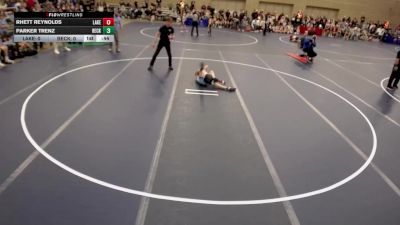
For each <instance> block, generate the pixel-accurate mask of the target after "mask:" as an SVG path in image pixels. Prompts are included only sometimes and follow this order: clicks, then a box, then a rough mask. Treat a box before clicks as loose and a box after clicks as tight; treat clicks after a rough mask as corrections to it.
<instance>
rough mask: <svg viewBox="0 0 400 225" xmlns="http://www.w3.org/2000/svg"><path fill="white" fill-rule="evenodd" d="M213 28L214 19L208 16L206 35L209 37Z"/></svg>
mask: <svg viewBox="0 0 400 225" xmlns="http://www.w3.org/2000/svg"><path fill="white" fill-rule="evenodd" d="M213 26H214V17H213V16H210V18H208V35H209V36H211V30H212V27H213Z"/></svg>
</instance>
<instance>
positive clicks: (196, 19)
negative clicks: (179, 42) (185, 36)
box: [190, 11, 199, 37]
mask: <svg viewBox="0 0 400 225" xmlns="http://www.w3.org/2000/svg"><path fill="white" fill-rule="evenodd" d="M194 28H196V35H197V37H198V36H199V15H198V14H197V12H195V11H194V12H193V16H192V32H191V33H190V35H191V36H193V30H194Z"/></svg>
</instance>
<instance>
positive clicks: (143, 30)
mask: <svg viewBox="0 0 400 225" xmlns="http://www.w3.org/2000/svg"><path fill="white" fill-rule="evenodd" d="M155 29H156V28H155V27H147V28H143V29H141V30H140V33H141V34H142V35H143V36H145V37H149V38H155V36H154V35H150V34H146V33H145V31H146V30H155ZM214 31H218V32H224V33H233V32H230V31H222V30H213V32H214ZM239 34H241V35H244V36H246V37H249V38H250V39H252V40H253V41H252V42H247V43H237V44H212V43H200V42H190V41H177V40H174V41H173V42H175V43H180V44H191V45H205V46H220V47H235V46H247V45H254V44H257V43H258V39H257V38H255V37H253V36H251V35H248V34H245V33H239Z"/></svg>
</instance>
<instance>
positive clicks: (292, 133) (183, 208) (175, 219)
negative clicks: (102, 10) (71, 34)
mask: <svg viewBox="0 0 400 225" xmlns="http://www.w3.org/2000/svg"><path fill="white" fill-rule="evenodd" d="M157 26H158V25H157V24H148V23H133V24H129V25H127V26H126V27H125V30H124V31H123V33H122V37H121V39H122V40H121V42H122V48H121V49H122V53H120V54H110V53H109V52H108V51H107V46H98V47H85V48H75V49H73V50H72V51H71V52H68V53H62V54H60V55H54V54H53V53H52V52H51V51H47V52H44V53H41V54H39V55H38V56H35V57H30V58H26V59H24V60H22V61H21V62H19V63H16V64H15V65H13V66H8V67H6V68H4V69H2V70H0V86H1V87H0V146H1V149H0V224H1V225H64V224H65V225H94V224H95V225H103V224H104V225H110V224H113V225H144V224H146V225H261V224H262V225H266V224H268V225H299V224H301V225H378V224H379V225H399V224H400V213H399V210H400V189H399V187H400V175H399V174H400V167H399V160H400V149H399V144H400V140H399V137H400V98H399V94H400V93H398V94H396V93H386V92H385V91H384V90H383V89H382V87H381V82H383V85H385V84H386V81H385V80H383V79H385V78H386V77H387V76H388V75H389V74H390V71H391V68H392V64H393V61H394V57H395V55H396V54H395V53H396V50H395V46H391V45H384V44H381V43H370V42H351V41H343V40H336V39H327V38H320V39H319V40H318V41H317V44H318V48H317V50H316V51H317V53H318V54H319V57H317V58H316V60H315V61H314V63H313V64H312V65H303V64H300V63H298V62H296V61H294V60H293V59H291V58H289V57H287V56H286V53H287V52H296V53H297V52H298V49H297V48H296V47H295V46H293V45H292V44H291V43H289V42H288V37H287V36H285V35H279V34H268V35H267V36H266V37H263V36H262V35H261V34H254V33H231V32H230V31H226V30H221V31H218V30H215V31H214V33H213V36H212V37H211V38H210V37H208V36H207V35H206V31H205V30H201V31H200V32H201V35H200V37H199V38H191V37H190V35H189V33H186V32H180V29H179V27H175V31H176V40H177V42H176V43H174V44H173V56H174V57H175V58H174V60H173V64H174V71H172V72H168V71H167V60H166V58H165V56H166V54H165V51H164V50H163V51H162V54H161V55H160V57H161V58H159V59H158V61H157V62H156V64H155V67H154V71H153V72H148V71H147V66H148V64H149V57H151V55H152V53H153V51H154V50H153V49H151V48H149V47H146V46H147V45H148V44H149V43H150V42H151V40H152V39H151V38H150V37H151V36H152V35H153V34H154V33H155V31H156V30H157ZM201 61H204V62H206V63H207V64H209V65H210V67H211V68H212V69H213V70H214V71H215V72H216V74H217V76H218V77H220V78H221V79H223V80H226V81H227V83H229V84H233V85H235V86H237V88H238V91H237V92H236V93H225V92H222V91H217V92H214V90H211V89H206V90H204V88H200V87H198V86H197V85H196V84H195V82H194V71H195V70H196V69H198V65H199V63H200V62H201ZM382 80H383V81H382ZM46 81H47V82H46ZM199 90H200V91H199ZM38 150H39V151H40V152H39V151H38ZM371 160H372V162H371ZM138 192H139V193H138ZM149 193H153V194H157V195H154V196H151V197H152V198H143V197H142V196H139V195H137V194H141V195H145V196H148V195H149ZM162 199H164V200H162ZM165 199H166V200H165ZM286 200H291V201H286Z"/></svg>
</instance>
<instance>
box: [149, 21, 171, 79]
mask: <svg viewBox="0 0 400 225" xmlns="http://www.w3.org/2000/svg"><path fill="white" fill-rule="evenodd" d="M158 38H160V40H159V41H158V46H157V49H156V51H155V52H154V55H153V58H152V59H151V62H150V66H149V68H148V69H147V70H149V71H152V70H153V65H154V62H155V61H156V58H157V56H158V54H159V53H160V51H161V49H162V48H164V47H165V50H167V54H168V65H169V70H173V68H172V56H171V41H170V40H173V39H174V28H173V27H172V18H168V19H167V21H166V22H165V25H164V26H162V27H160V29H159V30H158V32H157V34H156V37H155V39H154V43H153V45H152V46H153V48H154V47H155V46H156V42H157V39H158Z"/></svg>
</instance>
